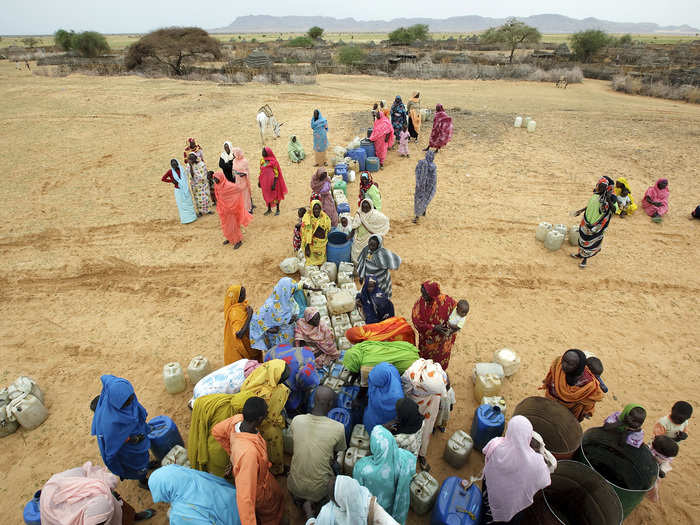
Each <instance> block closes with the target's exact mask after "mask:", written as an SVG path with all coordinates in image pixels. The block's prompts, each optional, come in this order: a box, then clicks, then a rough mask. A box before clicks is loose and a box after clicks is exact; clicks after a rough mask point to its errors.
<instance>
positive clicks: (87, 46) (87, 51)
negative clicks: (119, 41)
mask: <svg viewBox="0 0 700 525" xmlns="http://www.w3.org/2000/svg"><path fill="white" fill-rule="evenodd" d="M73 49H74V50H75V51H77V52H78V53H80V54H81V55H82V56H84V57H88V58H95V57H98V56H100V55H104V54H105V53H108V52H109V44H108V43H107V39H106V38H105V37H104V35H102V34H100V33H97V32H95V31H85V32H83V33H79V34H77V35H75V36H74V37H73Z"/></svg>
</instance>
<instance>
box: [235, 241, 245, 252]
mask: <svg viewBox="0 0 700 525" xmlns="http://www.w3.org/2000/svg"><path fill="white" fill-rule="evenodd" d="M241 244H243V241H238V242H237V243H236V244H234V245H233V249H234V250H237V249H238V248H240V247H241Z"/></svg>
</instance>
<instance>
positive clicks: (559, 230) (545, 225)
mask: <svg viewBox="0 0 700 525" xmlns="http://www.w3.org/2000/svg"><path fill="white" fill-rule="evenodd" d="M567 238H568V239H569V244H570V245H571V246H578V225H574V226H567V225H566V224H551V223H549V222H541V223H539V224H538V225H537V229H536V230H535V239H537V240H538V241H540V242H543V243H544V245H545V247H546V248H547V249H548V250H551V251H556V250H558V249H559V248H561V246H562V244H564V240H566V239H567Z"/></svg>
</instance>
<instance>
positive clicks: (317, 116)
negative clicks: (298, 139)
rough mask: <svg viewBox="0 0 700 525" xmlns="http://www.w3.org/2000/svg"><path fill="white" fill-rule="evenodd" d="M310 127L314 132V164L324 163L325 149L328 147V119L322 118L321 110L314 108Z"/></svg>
mask: <svg viewBox="0 0 700 525" xmlns="http://www.w3.org/2000/svg"><path fill="white" fill-rule="evenodd" d="M311 129H312V130H313V133H314V153H315V160H316V163H315V164H314V166H325V165H326V150H327V149H328V121H327V120H326V119H325V118H323V115H321V112H320V111H319V110H317V109H314V116H313V117H312V118H311Z"/></svg>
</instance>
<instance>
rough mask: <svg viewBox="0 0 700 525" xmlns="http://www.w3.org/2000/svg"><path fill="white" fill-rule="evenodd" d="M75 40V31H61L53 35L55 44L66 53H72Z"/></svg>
mask: <svg viewBox="0 0 700 525" xmlns="http://www.w3.org/2000/svg"><path fill="white" fill-rule="evenodd" d="M74 38H75V31H66V30H65V29H59V30H58V31H56V32H55V33H54V35H53V39H54V42H56V45H57V46H58V47H60V48H61V49H63V50H64V51H70V50H71V49H73V39H74Z"/></svg>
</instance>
